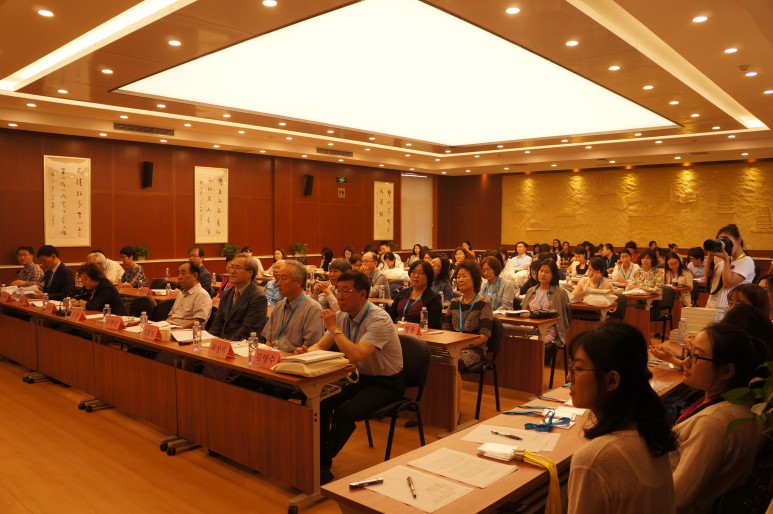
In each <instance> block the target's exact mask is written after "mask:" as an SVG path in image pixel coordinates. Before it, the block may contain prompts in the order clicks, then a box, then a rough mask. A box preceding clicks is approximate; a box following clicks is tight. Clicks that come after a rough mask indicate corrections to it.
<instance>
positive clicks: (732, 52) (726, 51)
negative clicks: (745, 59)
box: [725, 48, 738, 54]
mask: <svg viewBox="0 0 773 514" xmlns="http://www.w3.org/2000/svg"><path fill="white" fill-rule="evenodd" d="M737 51H738V49H737V48H725V53H726V54H734V53H736V52H737Z"/></svg>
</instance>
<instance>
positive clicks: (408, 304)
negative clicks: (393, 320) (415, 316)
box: [403, 288, 421, 320]
mask: <svg viewBox="0 0 773 514" xmlns="http://www.w3.org/2000/svg"><path fill="white" fill-rule="evenodd" d="M411 292H413V288H411ZM419 300H421V296H419V297H418V298H416V299H415V300H414V301H413V302H411V295H408V298H406V299H405V305H404V306H403V320H405V314H406V313H407V312H408V311H409V310H411V307H413V306H414V305H416V304H417V303H418V301H419Z"/></svg>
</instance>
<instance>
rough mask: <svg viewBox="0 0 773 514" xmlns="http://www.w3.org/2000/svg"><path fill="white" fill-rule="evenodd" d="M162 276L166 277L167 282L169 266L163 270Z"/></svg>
mask: <svg viewBox="0 0 773 514" xmlns="http://www.w3.org/2000/svg"><path fill="white" fill-rule="evenodd" d="M164 278H166V281H167V282H169V268H166V269H165V270H164Z"/></svg>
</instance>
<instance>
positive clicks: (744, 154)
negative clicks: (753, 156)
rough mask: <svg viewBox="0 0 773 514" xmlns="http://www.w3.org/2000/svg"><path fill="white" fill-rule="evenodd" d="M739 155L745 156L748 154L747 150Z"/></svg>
mask: <svg viewBox="0 0 773 514" xmlns="http://www.w3.org/2000/svg"><path fill="white" fill-rule="evenodd" d="M741 155H742V156H743V157H746V156H748V155H749V152H744V153H742V154H741Z"/></svg>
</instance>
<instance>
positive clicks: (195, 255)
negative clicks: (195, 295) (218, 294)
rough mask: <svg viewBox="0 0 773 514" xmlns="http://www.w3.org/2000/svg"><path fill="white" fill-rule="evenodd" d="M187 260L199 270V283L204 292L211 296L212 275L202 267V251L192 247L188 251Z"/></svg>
mask: <svg viewBox="0 0 773 514" xmlns="http://www.w3.org/2000/svg"><path fill="white" fill-rule="evenodd" d="M188 260H189V261H191V262H193V263H195V264H196V266H197V267H198V268H199V270H200V272H199V283H200V284H201V287H202V288H203V289H204V291H206V292H207V294H209V296H212V273H210V272H209V270H208V269H207V268H205V267H204V249H203V248H200V247H198V246H192V247H191V248H190V249H189V250H188Z"/></svg>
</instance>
